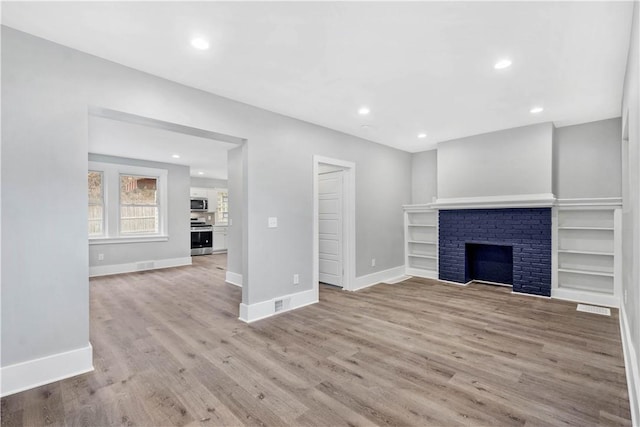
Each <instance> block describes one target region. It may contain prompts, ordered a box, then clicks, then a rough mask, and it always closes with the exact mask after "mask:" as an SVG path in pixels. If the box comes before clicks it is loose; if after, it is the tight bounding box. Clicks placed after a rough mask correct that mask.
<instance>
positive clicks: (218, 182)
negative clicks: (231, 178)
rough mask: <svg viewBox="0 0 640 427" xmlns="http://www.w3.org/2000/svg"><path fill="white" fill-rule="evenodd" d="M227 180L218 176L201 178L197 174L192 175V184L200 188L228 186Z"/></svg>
mask: <svg viewBox="0 0 640 427" xmlns="http://www.w3.org/2000/svg"><path fill="white" fill-rule="evenodd" d="M227 185H228V184H227V181H226V180H224V179H216V178H200V177H197V176H192V177H191V186H192V187H200V188H227Z"/></svg>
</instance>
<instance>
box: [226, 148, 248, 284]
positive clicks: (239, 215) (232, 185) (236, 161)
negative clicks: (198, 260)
mask: <svg viewBox="0 0 640 427" xmlns="http://www.w3.org/2000/svg"><path fill="white" fill-rule="evenodd" d="M243 152H246V143H245V144H243V145H242V146H240V147H238V148H234V149H233V150H229V154H228V157H227V164H228V165H229V174H228V183H227V184H228V185H227V189H228V192H229V225H228V227H227V230H228V231H227V248H228V251H227V271H230V272H232V273H236V274H240V275H242V272H243V268H242V265H243V261H242V252H243V251H242V246H243V233H242V230H243V224H244V213H243V212H244V206H245V201H244V197H243V196H244V195H245V194H246V192H245V191H244V190H243V188H242V187H243V182H244V179H243V176H242V175H243V172H244V166H243ZM243 280H244V278H243Z"/></svg>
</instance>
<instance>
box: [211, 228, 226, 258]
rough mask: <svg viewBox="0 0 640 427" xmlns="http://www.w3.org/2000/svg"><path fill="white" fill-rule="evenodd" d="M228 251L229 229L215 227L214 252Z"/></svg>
mask: <svg viewBox="0 0 640 427" xmlns="http://www.w3.org/2000/svg"><path fill="white" fill-rule="evenodd" d="M226 250H227V227H221V226H214V227H213V251H214V252H218V251H226Z"/></svg>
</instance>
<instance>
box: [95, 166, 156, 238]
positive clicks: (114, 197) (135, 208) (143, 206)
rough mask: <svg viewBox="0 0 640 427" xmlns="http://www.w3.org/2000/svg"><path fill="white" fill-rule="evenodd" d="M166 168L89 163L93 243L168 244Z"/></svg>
mask: <svg viewBox="0 0 640 427" xmlns="http://www.w3.org/2000/svg"><path fill="white" fill-rule="evenodd" d="M167 176H168V171H167V170H166V169H155V168H146V167H138V166H129V165H121V164H115V163H102V162H89V239H90V243H91V244H101V243H117V242H137V241H140V242H144V241H166V240H167V239H168V236H167V206H166V205H167V204H166V202H165V201H166V200H167Z"/></svg>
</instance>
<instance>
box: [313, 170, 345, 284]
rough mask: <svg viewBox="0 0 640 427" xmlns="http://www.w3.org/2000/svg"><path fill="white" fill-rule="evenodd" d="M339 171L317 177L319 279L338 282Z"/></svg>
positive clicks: (340, 231) (340, 234) (340, 254)
mask: <svg viewBox="0 0 640 427" xmlns="http://www.w3.org/2000/svg"><path fill="white" fill-rule="evenodd" d="M342 182H343V171H341V170H339V171H335V172H329V173H323V174H320V176H319V177H318V208H319V209H318V222H319V224H318V226H319V227H318V230H319V233H320V236H319V249H320V250H319V255H320V260H319V264H318V265H319V273H320V282H322V283H327V284H329V285H335V286H342V276H343V273H342V271H343V267H342V263H343V260H342V257H343V225H342V224H343V209H342V204H343V202H342V194H343V185H342Z"/></svg>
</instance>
